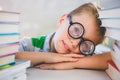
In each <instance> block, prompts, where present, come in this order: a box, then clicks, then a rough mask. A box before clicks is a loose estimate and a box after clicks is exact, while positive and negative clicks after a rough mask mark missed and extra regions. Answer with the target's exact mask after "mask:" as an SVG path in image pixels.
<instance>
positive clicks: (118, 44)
mask: <svg viewBox="0 0 120 80" xmlns="http://www.w3.org/2000/svg"><path fill="white" fill-rule="evenodd" d="M115 43H116V45H117V46H118V47H119V48H120V40H119V41H118V40H116V42H115Z"/></svg>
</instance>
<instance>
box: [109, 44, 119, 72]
mask: <svg viewBox="0 0 120 80" xmlns="http://www.w3.org/2000/svg"><path fill="white" fill-rule="evenodd" d="M111 55H112V60H113V61H114V63H115V64H116V66H117V67H118V68H119V70H120V48H119V47H118V46H117V45H116V44H114V45H113V51H112V52H111Z"/></svg>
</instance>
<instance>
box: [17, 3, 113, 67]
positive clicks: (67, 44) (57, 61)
mask: <svg viewBox="0 0 120 80" xmlns="http://www.w3.org/2000/svg"><path fill="white" fill-rule="evenodd" d="M98 17H99V15H98V12H97V9H96V8H95V6H94V5H93V4H92V3H86V4H83V5H82V6H80V7H78V8H77V9H75V10H73V11H72V12H71V13H70V14H64V15H63V16H62V17H61V18H60V20H59V22H58V24H57V30H56V31H55V32H54V33H52V34H50V35H49V36H47V37H46V36H40V37H38V38H24V39H22V40H21V41H20V52H18V53H17V54H16V58H17V59H29V60H31V63H32V64H33V65H36V64H38V65H36V66H35V67H37V68H41V69H74V68H86V69H106V68H107V63H106V62H107V60H109V59H111V56H110V53H109V52H108V53H104V54H98V55H93V56H88V55H92V54H93V53H94V49H95V45H97V44H99V43H101V42H102V41H103V39H104V33H105V29H104V28H101V27H100V25H101V22H100V20H99V19H98ZM48 53H49V54H48ZM56 53H58V54H56ZM84 55H85V56H84ZM41 63H44V64H41Z"/></svg>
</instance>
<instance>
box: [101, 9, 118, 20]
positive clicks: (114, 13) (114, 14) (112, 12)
mask: <svg viewBox="0 0 120 80" xmlns="http://www.w3.org/2000/svg"><path fill="white" fill-rule="evenodd" d="M99 17H100V18H116V19H119V18H120V7H119V8H115V9H109V10H100V11H99Z"/></svg>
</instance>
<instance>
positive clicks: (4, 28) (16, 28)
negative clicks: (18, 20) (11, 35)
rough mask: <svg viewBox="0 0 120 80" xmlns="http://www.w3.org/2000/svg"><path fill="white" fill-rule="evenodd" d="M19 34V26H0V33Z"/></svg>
mask: <svg viewBox="0 0 120 80" xmlns="http://www.w3.org/2000/svg"><path fill="white" fill-rule="evenodd" d="M8 32H19V25H16V24H0V33H8Z"/></svg>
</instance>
